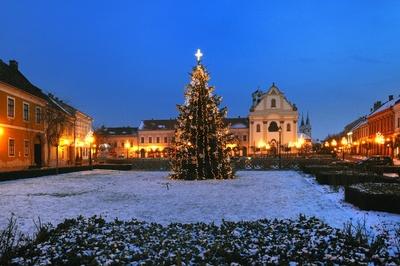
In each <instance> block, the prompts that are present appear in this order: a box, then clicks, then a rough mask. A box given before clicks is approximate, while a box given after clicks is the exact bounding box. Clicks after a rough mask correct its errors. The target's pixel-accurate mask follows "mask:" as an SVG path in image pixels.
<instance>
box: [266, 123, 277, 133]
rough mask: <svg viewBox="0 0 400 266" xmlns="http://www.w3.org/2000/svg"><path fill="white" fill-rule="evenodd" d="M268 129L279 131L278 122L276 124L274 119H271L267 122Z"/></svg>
mask: <svg viewBox="0 0 400 266" xmlns="http://www.w3.org/2000/svg"><path fill="white" fill-rule="evenodd" d="M268 131H269V132H277V131H279V127H278V124H277V123H276V122H275V121H272V122H271V123H270V124H269V127H268Z"/></svg>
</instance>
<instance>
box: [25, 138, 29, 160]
mask: <svg viewBox="0 0 400 266" xmlns="http://www.w3.org/2000/svg"><path fill="white" fill-rule="evenodd" d="M29 150H30V145H29V140H27V139H25V140H24V156H25V157H28V156H29Z"/></svg>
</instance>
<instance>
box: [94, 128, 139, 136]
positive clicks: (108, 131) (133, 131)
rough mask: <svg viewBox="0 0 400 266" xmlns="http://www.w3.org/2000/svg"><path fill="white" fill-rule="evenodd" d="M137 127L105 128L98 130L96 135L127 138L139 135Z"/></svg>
mask: <svg viewBox="0 0 400 266" xmlns="http://www.w3.org/2000/svg"><path fill="white" fill-rule="evenodd" d="M137 132H138V128H137V127H129V126H128V127H104V126H102V127H101V128H99V129H97V130H96V134H98V135H103V136H127V135H137Z"/></svg>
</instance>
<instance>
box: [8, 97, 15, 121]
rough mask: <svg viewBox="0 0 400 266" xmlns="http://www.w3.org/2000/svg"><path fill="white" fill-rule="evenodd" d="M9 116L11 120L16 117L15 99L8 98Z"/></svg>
mask: <svg viewBox="0 0 400 266" xmlns="http://www.w3.org/2000/svg"><path fill="white" fill-rule="evenodd" d="M7 116H8V117H9V118H14V117H15V99H14V98H11V97H7Z"/></svg>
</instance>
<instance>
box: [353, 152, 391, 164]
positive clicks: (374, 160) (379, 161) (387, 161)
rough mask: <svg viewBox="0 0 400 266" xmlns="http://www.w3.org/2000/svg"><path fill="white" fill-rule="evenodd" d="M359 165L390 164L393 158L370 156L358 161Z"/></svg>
mask: <svg viewBox="0 0 400 266" xmlns="http://www.w3.org/2000/svg"><path fill="white" fill-rule="evenodd" d="M358 165H359V166H362V167H369V166H392V165H393V159H392V158H391V157H389V156H379V155H377V156H372V157H369V158H367V159H365V160H363V161H361V162H359V163H358Z"/></svg>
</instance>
